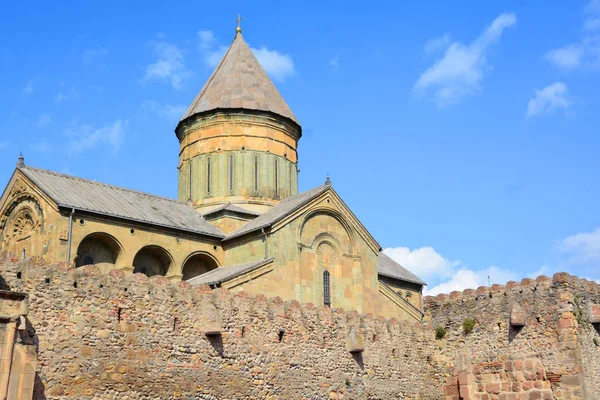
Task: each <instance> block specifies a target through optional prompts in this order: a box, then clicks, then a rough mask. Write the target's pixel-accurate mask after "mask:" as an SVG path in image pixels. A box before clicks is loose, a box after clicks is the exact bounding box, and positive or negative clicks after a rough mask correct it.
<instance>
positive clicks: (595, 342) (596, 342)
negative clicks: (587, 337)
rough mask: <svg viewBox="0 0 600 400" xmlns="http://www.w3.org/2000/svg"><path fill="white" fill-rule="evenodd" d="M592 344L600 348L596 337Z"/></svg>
mask: <svg viewBox="0 0 600 400" xmlns="http://www.w3.org/2000/svg"><path fill="white" fill-rule="evenodd" d="M594 344H595V345H596V346H600V343H599V342H598V338H596V337H595V338H594Z"/></svg>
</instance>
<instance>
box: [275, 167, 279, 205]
mask: <svg viewBox="0 0 600 400" xmlns="http://www.w3.org/2000/svg"><path fill="white" fill-rule="evenodd" d="M275 195H276V196H279V160H278V159H275Z"/></svg>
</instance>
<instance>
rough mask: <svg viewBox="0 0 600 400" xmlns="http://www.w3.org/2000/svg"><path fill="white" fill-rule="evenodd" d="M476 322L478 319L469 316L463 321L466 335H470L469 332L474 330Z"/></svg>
mask: <svg viewBox="0 0 600 400" xmlns="http://www.w3.org/2000/svg"><path fill="white" fill-rule="evenodd" d="M476 323H477V321H475V319H473V318H467V319H465V320H464V321H463V332H464V333H465V335H468V334H469V333H471V332H473V328H475V324H476Z"/></svg>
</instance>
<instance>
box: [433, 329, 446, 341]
mask: <svg viewBox="0 0 600 400" xmlns="http://www.w3.org/2000/svg"><path fill="white" fill-rule="evenodd" d="M444 336H446V328H444V327H443V326H438V327H437V328H436V329H435V338H436V339H437V340H441V339H443V338H444Z"/></svg>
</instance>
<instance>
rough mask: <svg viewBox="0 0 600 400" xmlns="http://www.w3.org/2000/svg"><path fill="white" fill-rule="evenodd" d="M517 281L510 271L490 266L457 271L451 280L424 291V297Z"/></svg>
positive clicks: (514, 274) (516, 276)
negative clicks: (476, 269)
mask: <svg viewBox="0 0 600 400" xmlns="http://www.w3.org/2000/svg"><path fill="white" fill-rule="evenodd" d="M517 279H519V277H518V275H517V274H516V273H514V272H512V271H508V270H505V269H501V268H498V267H495V266H491V267H489V268H486V269H482V270H478V271H475V270H471V269H459V270H457V271H455V272H454V273H453V274H452V278H450V280H448V281H446V282H442V283H440V284H439V285H437V286H434V287H432V288H430V289H429V288H428V289H427V290H425V294H426V295H430V296H435V295H437V294H440V293H450V292H452V291H453V290H458V291H463V290H465V289H477V288H478V287H480V286H488V284H494V283H499V284H505V283H506V282H508V281H511V280H517Z"/></svg>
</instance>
